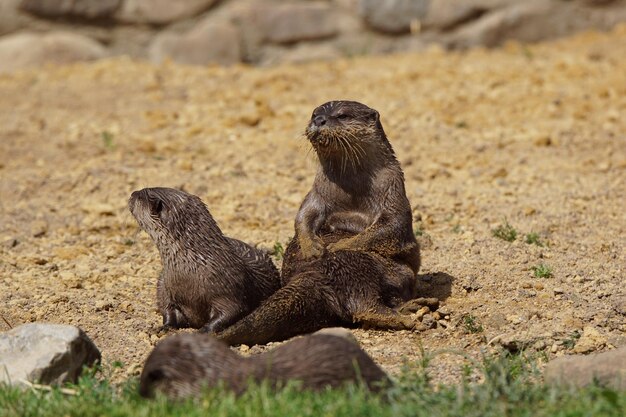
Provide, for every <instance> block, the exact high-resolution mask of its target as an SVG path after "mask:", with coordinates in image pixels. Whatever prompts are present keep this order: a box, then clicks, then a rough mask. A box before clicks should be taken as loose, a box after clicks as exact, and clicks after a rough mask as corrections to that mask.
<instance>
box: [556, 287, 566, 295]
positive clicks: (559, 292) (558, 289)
mask: <svg viewBox="0 0 626 417" xmlns="http://www.w3.org/2000/svg"><path fill="white" fill-rule="evenodd" d="M563 293H564V291H563V288H560V287H557V288H555V289H554V294H563Z"/></svg>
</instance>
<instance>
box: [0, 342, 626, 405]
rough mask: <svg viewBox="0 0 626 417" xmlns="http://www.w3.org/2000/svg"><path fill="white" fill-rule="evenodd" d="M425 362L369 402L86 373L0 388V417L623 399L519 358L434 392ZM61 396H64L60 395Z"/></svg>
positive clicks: (340, 392) (504, 359)
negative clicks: (152, 393)
mask: <svg viewBox="0 0 626 417" xmlns="http://www.w3.org/2000/svg"><path fill="white" fill-rule="evenodd" d="M429 360H430V356H429V355H425V356H423V357H422V359H421V360H420V361H419V362H418V363H417V364H412V365H413V366H411V364H408V363H407V364H406V366H405V368H404V371H403V372H402V374H401V375H400V376H399V377H397V378H395V385H394V387H392V388H391V389H389V390H388V392H386V393H383V394H380V395H375V394H372V393H369V392H368V391H366V390H365V389H364V388H363V387H362V386H360V385H349V386H347V387H344V388H342V389H334V390H331V389H328V390H325V391H322V392H318V393H315V392H309V391H304V392H300V391H297V390H296V389H295V387H293V386H287V388H285V389H283V390H278V391H273V390H271V389H270V388H268V387H267V386H266V385H260V386H252V387H251V388H250V389H249V390H248V391H247V392H246V393H245V394H243V395H242V396H241V397H235V396H234V395H233V394H232V393H229V392H225V391H224V390H221V389H213V390H209V391H207V392H206V393H205V394H204V395H203V396H201V397H200V398H198V399H195V400H188V401H178V402H174V401H168V400H167V399H166V398H164V397H162V396H158V397H157V398H156V399H153V400H146V399H143V398H141V397H140V396H139V395H138V393H137V385H138V383H137V380H136V379H132V380H130V381H127V382H126V383H123V384H121V385H118V386H116V385H113V384H111V383H110V382H109V381H108V380H106V379H102V378H98V377H96V376H94V375H92V374H90V373H87V374H86V375H85V376H84V377H81V378H80V380H79V382H78V383H77V384H75V385H68V386H65V387H62V388H52V389H51V390H50V391H44V390H34V389H30V390H26V391H21V390H19V389H16V388H10V387H7V386H0V416H2V417H5V416H6V417H8V416H20V417H22V416H23V417H34V416H41V417H48V416H50V417H52V416H54V417H56V416H68V417H73V416H102V417H108V416H155V417H160V416H174V417H182V416H189V417H194V416H209V415H210V416H214V417H223V416H242V417H253V416H281V417H282V416H284V417H291V416H293V417H296V416H297V417H300V416H303V417H304V416H336V417H348V416H363V417H383V416H390V417H391V416H394V417H396V416H397V417H422V416H424V417H426V416H428V417H452V416H464V417H465V416H466V417H479V416H489V417H495V416H507V417H522V416H537V417H553V416H554V417H567V416H572V417H573V416H603V417H604V416H606V417H613V416H615V417H618V416H619V417H621V416H623V415H624V410H625V409H626V395H624V394H625V392H623V391H622V392H620V391H617V390H614V389H609V388H603V387H601V386H598V385H593V386H589V387H587V388H582V389H573V388H568V387H559V386H548V385H544V384H542V383H540V382H538V381H539V380H540V378H539V373H538V371H537V366H536V364H535V362H534V360H533V359H532V358H528V357H526V356H524V355H513V354H507V353H504V352H503V353H500V354H498V355H495V356H486V357H484V358H483V360H482V362H473V361H470V364H469V365H468V364H465V365H463V369H464V374H466V375H470V374H472V373H477V374H478V376H480V378H479V379H480V380H482V381H483V382H482V383H472V382H470V381H469V378H466V379H464V380H463V381H462V382H460V383H459V384H457V385H440V386H436V385H435V384H433V383H432V381H431V380H430V378H429V377H428V369H427V368H428V366H429ZM64 392H65V393H64Z"/></svg>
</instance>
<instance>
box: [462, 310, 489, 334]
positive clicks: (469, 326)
mask: <svg viewBox="0 0 626 417" xmlns="http://www.w3.org/2000/svg"><path fill="white" fill-rule="evenodd" d="M463 328H464V329H465V331H466V332H467V333H481V332H482V331H483V330H484V329H483V325H482V324H480V321H478V319H477V318H476V317H475V316H473V315H471V314H467V315H466V316H464V317H463Z"/></svg>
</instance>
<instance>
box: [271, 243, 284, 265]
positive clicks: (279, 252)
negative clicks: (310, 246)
mask: <svg viewBox="0 0 626 417" xmlns="http://www.w3.org/2000/svg"><path fill="white" fill-rule="evenodd" d="M272 256H274V257H276V259H278V260H279V261H280V260H281V259H283V256H285V248H283V244H282V243H280V242H278V241H276V242H274V248H273V249H272Z"/></svg>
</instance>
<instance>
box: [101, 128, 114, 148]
mask: <svg viewBox="0 0 626 417" xmlns="http://www.w3.org/2000/svg"><path fill="white" fill-rule="evenodd" d="M100 137H101V138H102V144H103V145H104V147H105V148H106V149H108V150H112V149H114V148H115V144H114V143H113V133H111V132H109V131H108V130H105V131H102V132H101V133H100Z"/></svg>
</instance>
